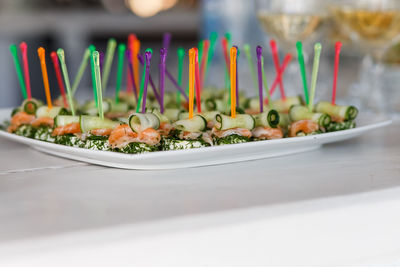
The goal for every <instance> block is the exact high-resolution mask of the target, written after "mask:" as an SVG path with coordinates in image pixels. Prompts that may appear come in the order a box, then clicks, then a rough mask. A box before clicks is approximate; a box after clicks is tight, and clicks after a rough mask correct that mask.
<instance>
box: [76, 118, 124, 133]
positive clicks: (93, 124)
mask: <svg viewBox="0 0 400 267" xmlns="http://www.w3.org/2000/svg"><path fill="white" fill-rule="evenodd" d="M79 124H80V126H81V130H82V132H83V133H87V132H89V131H91V130H95V129H114V128H115V127H117V126H118V125H119V122H116V121H112V120H109V119H102V118H100V117H96V116H87V115H82V116H80V117H79Z"/></svg>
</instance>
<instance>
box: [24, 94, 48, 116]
mask: <svg viewBox="0 0 400 267" xmlns="http://www.w3.org/2000/svg"><path fill="white" fill-rule="evenodd" d="M40 106H43V103H42V101H39V100H36V99H33V98H32V99H30V100H28V99H25V100H24V102H22V105H21V108H22V110H23V111H25V112H26V113H28V114H32V115H34V114H36V110H37V109H38V108H39V107H40Z"/></svg>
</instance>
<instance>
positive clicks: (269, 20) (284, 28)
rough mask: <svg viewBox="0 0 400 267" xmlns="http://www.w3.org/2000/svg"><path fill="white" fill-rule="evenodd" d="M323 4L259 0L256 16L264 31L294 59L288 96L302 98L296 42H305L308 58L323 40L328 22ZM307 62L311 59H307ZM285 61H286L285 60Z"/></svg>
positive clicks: (288, 75)
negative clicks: (314, 47)
mask: <svg viewBox="0 0 400 267" xmlns="http://www.w3.org/2000/svg"><path fill="white" fill-rule="evenodd" d="M323 2H324V1H319V0H302V1H299V0H257V2H256V12H257V18H258V20H259V21H260V24H261V26H262V28H263V29H264V30H265V32H266V33H267V34H268V35H269V36H270V37H272V38H274V39H276V41H277V43H278V45H279V47H280V50H281V51H283V52H284V53H289V52H290V53H291V54H292V56H293V57H294V58H293V60H292V61H291V63H290V65H289V66H288V68H287V71H286V72H285V79H284V80H285V85H287V86H285V90H286V91H287V94H298V93H299V87H300V86H301V85H300V84H301V79H300V77H301V76H300V72H299V67H298V63H297V58H296V57H297V52H296V42H297V41H302V42H303V47H304V49H305V51H304V52H305V54H307V52H310V51H312V45H311V43H312V42H314V41H315V40H317V39H318V38H319V37H320V34H321V32H322V30H323V26H324V24H325V22H326V20H327V14H326V12H325V11H326V8H325V5H324V3H323ZM305 58H306V59H307V57H305ZM281 61H282V60H281Z"/></svg>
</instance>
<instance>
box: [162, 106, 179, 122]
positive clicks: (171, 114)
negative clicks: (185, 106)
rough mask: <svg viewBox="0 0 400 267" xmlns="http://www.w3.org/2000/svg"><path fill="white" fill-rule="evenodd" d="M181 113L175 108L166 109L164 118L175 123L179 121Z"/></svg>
mask: <svg viewBox="0 0 400 267" xmlns="http://www.w3.org/2000/svg"><path fill="white" fill-rule="evenodd" d="M182 112H183V111H182V110H180V109H177V108H167V109H165V110H164V116H166V117H167V118H168V119H169V120H170V121H177V120H178V119H179V114H180V113H182Z"/></svg>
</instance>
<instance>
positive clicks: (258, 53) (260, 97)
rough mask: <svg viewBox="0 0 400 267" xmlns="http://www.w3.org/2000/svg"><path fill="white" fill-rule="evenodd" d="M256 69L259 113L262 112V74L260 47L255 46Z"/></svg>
mask: <svg viewBox="0 0 400 267" xmlns="http://www.w3.org/2000/svg"><path fill="white" fill-rule="evenodd" d="M256 52H257V69H258V96H259V100H260V101H259V102H260V113H262V112H264V104H263V99H264V98H263V84H262V83H263V73H262V47H261V46H257V48H256Z"/></svg>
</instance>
